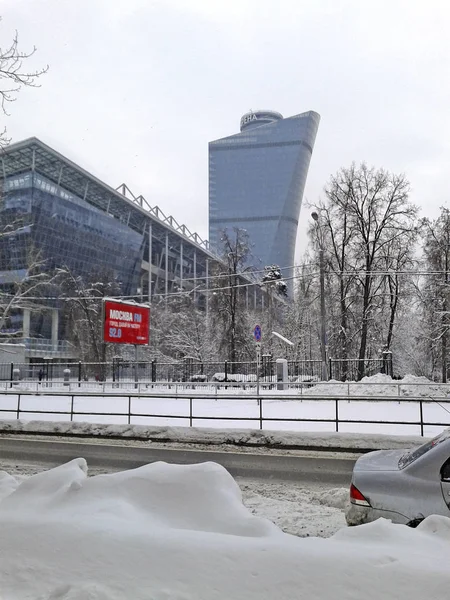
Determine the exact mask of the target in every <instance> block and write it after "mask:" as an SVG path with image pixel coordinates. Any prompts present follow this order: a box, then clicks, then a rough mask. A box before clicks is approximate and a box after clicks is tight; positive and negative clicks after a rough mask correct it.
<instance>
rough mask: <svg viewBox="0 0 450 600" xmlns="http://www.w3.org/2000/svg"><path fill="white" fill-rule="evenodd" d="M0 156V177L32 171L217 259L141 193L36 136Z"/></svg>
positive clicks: (139, 225) (130, 221)
mask: <svg viewBox="0 0 450 600" xmlns="http://www.w3.org/2000/svg"><path fill="white" fill-rule="evenodd" d="M0 158H1V171H0V179H2V178H4V179H6V178H8V177H11V176H14V175H18V174H20V173H24V172H28V171H30V170H32V171H35V172H37V173H39V174H41V175H43V176H44V177H46V178H47V179H49V180H50V181H52V182H54V183H55V184H57V185H58V186H60V187H61V188H63V189H65V190H66V191H68V192H70V193H72V194H74V195H76V196H78V197H79V198H83V199H84V200H86V201H87V202H88V203H90V204H92V205H93V206H95V207H96V208H99V209H101V210H103V211H104V212H108V213H109V214H111V215H113V216H114V217H116V218H117V219H119V220H121V221H122V222H123V223H126V224H127V225H128V226H129V227H131V228H132V229H134V230H136V231H139V232H141V233H142V232H143V230H144V228H145V227H146V226H148V222H149V220H150V221H151V223H152V235H155V236H156V237H159V236H158V234H159V235H161V234H163V235H165V233H166V232H168V233H169V234H170V235H172V236H173V235H175V236H176V237H178V238H184V239H185V240H187V241H188V242H189V244H191V245H192V246H193V247H198V248H199V249H201V250H202V252H204V253H206V254H207V255H209V256H210V257H211V258H213V259H215V260H219V261H220V259H219V258H218V257H217V255H216V254H215V253H213V252H211V250H210V249H209V242H208V241H207V240H202V238H201V237H200V236H199V235H198V234H197V233H192V232H191V231H190V230H189V229H188V228H187V227H186V226H185V225H180V224H179V223H178V222H177V221H176V220H175V219H174V218H173V217H172V216H166V215H165V214H164V213H163V211H162V210H161V209H160V208H159V207H158V206H155V207H152V206H150V205H149V204H148V202H147V201H146V200H145V198H144V197H143V196H137V197H136V196H134V195H133V194H132V192H131V191H130V190H129V188H128V187H127V186H126V185H125V184H122V185H120V186H119V187H118V188H117V189H114V188H112V187H110V186H109V185H107V184H106V183H103V182H102V181H100V179H98V178H97V177H95V176H94V175H92V174H91V173H89V172H88V171H86V170H85V169H83V168H82V167H80V166H78V165H77V164H75V163H74V162H73V161H71V160H69V159H68V158H66V157H65V156H63V155H62V154H60V153H59V152H57V151H56V150H53V148H50V146H47V145H46V144H44V143H43V142H41V141H40V140H39V139H38V138H36V137H31V138H28V139H26V140H23V141H21V142H17V143H15V144H10V145H9V146H7V147H6V148H4V149H3V150H2V151H1V152H0ZM153 225H155V226H156V227H153Z"/></svg>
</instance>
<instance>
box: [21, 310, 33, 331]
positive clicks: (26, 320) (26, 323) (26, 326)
mask: <svg viewBox="0 0 450 600" xmlns="http://www.w3.org/2000/svg"><path fill="white" fill-rule="evenodd" d="M30 318H31V312H30V309H29V308H24V309H23V322H22V337H24V338H29V337H30Z"/></svg>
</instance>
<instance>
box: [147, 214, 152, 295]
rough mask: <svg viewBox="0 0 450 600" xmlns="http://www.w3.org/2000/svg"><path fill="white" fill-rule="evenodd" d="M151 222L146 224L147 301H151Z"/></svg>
mask: <svg viewBox="0 0 450 600" xmlns="http://www.w3.org/2000/svg"><path fill="white" fill-rule="evenodd" d="M152 234H153V232H152V222H151V221H149V224H148V303H149V304H151V303H152V261H153V255H152Z"/></svg>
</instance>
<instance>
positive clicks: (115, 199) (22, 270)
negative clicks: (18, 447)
mask: <svg viewBox="0 0 450 600" xmlns="http://www.w3.org/2000/svg"><path fill="white" fill-rule="evenodd" d="M118 160H119V159H118ZM30 259H31V261H32V262H36V260H37V261H39V263H40V265H41V266H40V267H39V268H40V269H41V271H43V272H47V273H49V274H51V273H52V272H53V271H54V270H55V269H61V268H67V269H68V270H70V271H71V272H72V273H73V274H74V275H75V276H82V277H83V278H84V279H85V281H86V282H90V283H92V282H95V281H103V280H104V279H105V278H107V280H108V282H115V283H116V284H118V286H115V288H117V287H119V289H120V295H121V296H125V297H127V298H129V297H132V298H134V299H136V300H138V301H139V302H148V303H151V302H153V301H158V302H159V301H161V300H165V301H167V299H168V298H169V297H170V296H171V295H172V294H175V295H179V294H180V293H181V294H186V295H187V296H189V297H190V298H191V299H192V302H193V303H194V305H195V306H197V307H198V308H200V309H203V310H205V311H208V310H209V308H208V295H209V285H210V283H209V273H210V272H211V270H212V269H214V270H216V269H217V266H218V265H219V264H220V262H221V261H220V259H219V258H218V256H217V255H216V254H215V253H214V252H213V251H212V250H211V249H210V245H209V242H208V241H207V240H202V239H201V237H200V236H199V235H198V234H197V233H195V232H191V231H190V230H189V229H188V227H186V225H183V224H179V223H178V222H177V221H176V219H174V217H172V216H168V215H166V214H164V212H163V211H162V210H161V209H160V208H159V207H158V206H156V205H153V206H151V205H150V204H149V203H148V202H147V201H146V199H145V198H144V197H143V196H142V195H139V196H135V195H133V193H132V192H131V191H130V189H129V188H128V187H127V185H126V184H124V183H123V184H121V185H120V186H119V187H118V188H116V189H115V188H112V187H110V186H109V185H107V184H106V183H104V182H102V181H100V180H99V179H98V178H96V177H95V176H94V175H92V174H91V173H89V172H88V171H86V170H85V169H83V168H82V167H80V166H79V165H77V164H75V163H74V162H72V161H71V160H70V159H68V158H66V157H65V156H63V155H62V154H60V153H59V152H57V151H56V150H53V149H52V148H50V147H49V146H47V145H46V144H44V143H43V142H41V141H40V140H38V139H37V138H29V139H27V140H23V141H21V142H16V143H15V144H11V145H9V146H8V147H7V148H5V149H4V150H3V151H2V152H1V153H0V295H2V303H0V304H2V306H1V307H0V308H2V307H4V306H6V304H5V302H6V303H7V298H8V296H9V297H11V293H12V292H13V291H14V289H15V284H24V283H25V284H26V282H28V281H29V275H30V271H29V266H30ZM240 281H241V283H243V284H245V285H246V286H247V287H246V289H245V292H243V293H245V299H246V302H247V305H248V306H249V307H250V306H253V307H254V308H256V307H257V306H261V307H262V306H263V303H264V292H263V291H262V290H261V289H260V286H259V282H258V281H256V280H255V279H252V278H250V277H248V276H247V275H244V274H243V275H242V276H241V277H240ZM58 294H59V288H58V284H55V285H54V286H52V287H51V289H47V287H46V288H45V289H44V288H40V289H39V290H37V291H36V292H35V294H34V295H36V296H38V298H32V302H30V303H28V302H27V303H26V304H25V305H24V304H23V303H22V302H20V303H19V304H15V305H14V306H15V308H14V309H11V310H9V309H8V311H7V315H8V316H7V317H6V316H5V318H2V315H1V314H0V335H1V336H2V338H3V339H5V340H7V341H14V342H16V343H17V342H20V343H24V344H25V347H26V356H27V359H37V358H42V357H43V356H49V357H53V358H58V359H61V360H63V359H65V358H68V359H69V358H74V357H75V356H74V352H73V347H72V346H71V344H70V343H69V341H70V332H68V331H66V330H65V327H67V325H66V324H65V321H66V319H64V310H62V309H63V307H64V304H63V299H61V298H59V295H58ZM1 312H2V311H0V313H1Z"/></svg>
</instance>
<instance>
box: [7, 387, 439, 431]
mask: <svg viewBox="0 0 450 600" xmlns="http://www.w3.org/2000/svg"><path fill="white" fill-rule="evenodd" d="M0 398H1V404H0V418H1V419H2V420H3V419H25V420H34V419H42V418H43V417H45V416H46V417H50V419H47V420H52V421H78V422H80V421H81V422H83V421H86V420H88V421H89V422H91V423H114V424H118V423H123V424H129V425H139V424H147V425H167V424H168V423H169V424H172V423H173V424H176V425H184V426H190V427H193V426H200V427H201V426H205V425H206V426H209V427H227V426H232V424H233V423H238V424H239V425H240V426H242V424H245V425H246V426H253V427H257V428H259V429H265V428H267V429H282V430H295V429H296V428H297V427H298V424H307V425H308V424H309V425H311V424H314V425H315V426H316V425H319V424H320V425H321V426H322V427H324V428H323V429H317V428H316V429H315V431H318V430H321V431H336V432H339V431H341V430H342V426H343V425H376V426H378V427H379V426H407V428H408V433H410V434H415V433H420V435H422V436H424V434H425V433H427V434H430V433H433V434H434V433H435V429H436V428H441V429H443V428H445V427H448V426H449V424H450V411H449V410H448V409H447V407H445V415H446V419H444V420H437V419H436V418H435V417H436V412H435V411H434V410H433V409H434V408H435V407H436V404H438V406H440V407H442V403H443V402H444V403H445V404H447V406H450V403H449V402H448V401H445V400H443V399H441V401H440V402H438V403H436V402H435V401H434V400H433V399H430V398H428V399H424V398H419V397H416V398H408V399H401V398H397V397H382V398H381V397H380V398H372V399H368V398H367V397H361V396H352V397H351V403H352V404H353V405H356V406H357V405H358V404H360V403H365V404H364V407H363V409H364V410H363V412H364V413H365V412H366V411H365V406H366V404H367V403H368V402H372V404H376V402H374V401H382V402H383V403H387V404H388V405H393V404H394V403H395V404H397V405H401V404H403V405H408V407H409V416H410V418H409V419H403V420H401V419H398V418H397V419H395V418H391V419H374V418H372V419H370V418H351V415H350V414H349V413H348V405H349V404H350V399H347V398H343V397H335V398H324V397H309V398H308V400H314V401H315V402H316V405H315V406H316V411H315V413H314V416H295V417H294V416H289V414H287V413H286V412H284V411H283V410H281V409H280V407H282V406H284V407H286V406H292V404H293V403H296V402H297V403H299V402H301V399H300V398H299V397H295V396H289V395H280V394H277V395H273V394H265V395H256V394H248V395H246V396H242V395H241V396H236V395H231V394H229V393H222V394H221V395H220V397H216V398H215V397H214V396H213V397H212V396H211V394H202V393H199V392H198V391H195V393H194V392H191V393H189V392H188V390H185V393H184V394H174V393H168V392H167V391H166V393H161V392H147V393H145V395H143V394H142V393H134V392H126V393H124V392H123V391H122V392H120V393H117V394H116V395H114V397H112V396H111V393H109V394H104V393H98V392H97V393H96V392H92V391H91V392H89V393H86V392H84V393H83V392H71V393H70V392H69V393H67V392H66V393H65V392H61V391H59V392H56V391H52V390H49V389H46V390H45V391H43V392H42V393H41V394H39V393H36V392H33V391H23V390H15V389H13V390H11V389H8V390H5V391H4V392H2V393H1V395H0ZM171 401H176V402H175V404H173V403H172V404H170V402H171ZM217 401H219V403H218V402H217ZM102 402H103V406H102ZM242 403H245V410H243V411H242V410H239V409H237V406H238V405H239V404H242ZM274 403H275V404H274ZM317 403H318V404H317ZM230 404H231V405H232V406H233V410H231V411H230V410H229V405H230ZM222 405H223V406H222ZM320 405H322V407H323V406H325V408H326V410H323V409H322V410H318V408H317V407H318V406H320ZM105 406H107V407H109V409H108V410H106V409H105ZM411 406H413V407H414V411H411V410H410V409H411ZM240 408H241V407H240ZM297 408H298V405H297ZM218 409H220V410H218ZM218 412H219V414H218ZM387 412H388V414H389V415H393V416H395V413H393V412H392V411H390V410H388V411H387ZM238 413H240V414H238ZM319 414H322V416H319ZM368 414H370V411H369V412H368ZM443 414H444V413H442V415H443ZM447 415H448V417H447ZM431 428H434V430H433V429H431ZM48 431H49V432H54V428H50V429H49V430H48ZM87 434H88V433H87Z"/></svg>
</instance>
